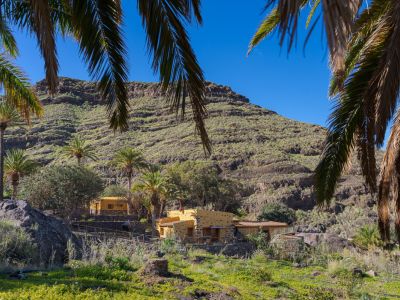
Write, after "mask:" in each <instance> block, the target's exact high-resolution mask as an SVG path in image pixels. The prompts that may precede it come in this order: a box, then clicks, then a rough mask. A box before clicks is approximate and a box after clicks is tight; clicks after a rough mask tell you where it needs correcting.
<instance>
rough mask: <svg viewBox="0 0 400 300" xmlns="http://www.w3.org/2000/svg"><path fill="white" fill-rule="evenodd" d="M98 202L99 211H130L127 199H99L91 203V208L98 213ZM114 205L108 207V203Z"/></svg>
mask: <svg viewBox="0 0 400 300" xmlns="http://www.w3.org/2000/svg"><path fill="white" fill-rule="evenodd" d="M96 203H97V204H98V208H99V211H97V213H100V214H102V213H107V212H108V211H120V212H125V213H127V212H128V202H127V201H126V200H123V199H121V200H118V199H117V200H116V199H98V200H94V201H92V202H91V203H90V210H91V211H92V212H93V213H96ZM110 204H111V205H112V208H108V205H110Z"/></svg>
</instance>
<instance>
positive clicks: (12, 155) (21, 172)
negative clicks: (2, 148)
mask: <svg viewBox="0 0 400 300" xmlns="http://www.w3.org/2000/svg"><path fill="white" fill-rule="evenodd" d="M4 166H5V174H6V176H7V177H8V178H9V179H10V182H11V186H12V190H13V191H12V199H13V200H15V199H16V198H17V191H18V185H19V181H20V179H21V177H23V176H25V175H28V174H29V173H31V172H32V171H33V170H34V169H35V167H36V163H35V162H34V161H32V160H30V159H29V157H28V155H27V154H26V153H25V151H24V150H21V149H11V150H10V151H7V153H6V157H5V160H4Z"/></svg>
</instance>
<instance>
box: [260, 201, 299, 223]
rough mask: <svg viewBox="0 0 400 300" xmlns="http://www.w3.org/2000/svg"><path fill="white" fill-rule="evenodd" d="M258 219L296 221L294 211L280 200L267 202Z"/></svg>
mask: <svg viewBox="0 0 400 300" xmlns="http://www.w3.org/2000/svg"><path fill="white" fill-rule="evenodd" d="M258 220H259V221H264V220H265V221H276V222H284V223H288V224H292V223H293V222H294V221H296V214H295V211H294V210H293V209H291V208H289V207H287V206H286V205H285V204H283V203H280V202H271V203H267V204H266V205H265V206H264V207H263V210H262V212H261V214H260V215H259V216H258Z"/></svg>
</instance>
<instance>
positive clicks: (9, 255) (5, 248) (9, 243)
mask: <svg viewBox="0 0 400 300" xmlns="http://www.w3.org/2000/svg"><path fill="white" fill-rule="evenodd" d="M37 254H38V253H37V248H36V247H35V245H34V244H33V243H32V241H31V239H30V237H29V236H28V234H27V233H26V232H25V231H23V230H22V229H21V228H19V227H17V226H14V225H13V224H11V223H8V222H5V221H0V264H2V265H16V264H28V263H35V262H36V261H35V258H37Z"/></svg>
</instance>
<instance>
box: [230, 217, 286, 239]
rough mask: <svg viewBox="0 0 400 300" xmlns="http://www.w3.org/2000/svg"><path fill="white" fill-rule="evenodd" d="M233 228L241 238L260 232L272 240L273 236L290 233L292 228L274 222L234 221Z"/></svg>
mask: <svg viewBox="0 0 400 300" xmlns="http://www.w3.org/2000/svg"><path fill="white" fill-rule="evenodd" d="M235 228H236V231H237V232H240V233H241V234H242V236H243V237H246V236H248V235H251V234H256V233H258V232H260V231H262V232H265V233H268V235H269V237H270V238H272V237H273V236H274V235H277V234H285V233H289V232H291V231H292V228H291V227H289V225H288V224H286V223H281V222H275V221H264V222H253V221H236V222H235Z"/></svg>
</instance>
